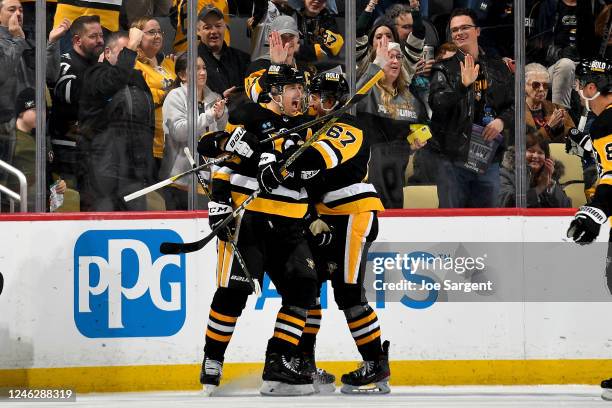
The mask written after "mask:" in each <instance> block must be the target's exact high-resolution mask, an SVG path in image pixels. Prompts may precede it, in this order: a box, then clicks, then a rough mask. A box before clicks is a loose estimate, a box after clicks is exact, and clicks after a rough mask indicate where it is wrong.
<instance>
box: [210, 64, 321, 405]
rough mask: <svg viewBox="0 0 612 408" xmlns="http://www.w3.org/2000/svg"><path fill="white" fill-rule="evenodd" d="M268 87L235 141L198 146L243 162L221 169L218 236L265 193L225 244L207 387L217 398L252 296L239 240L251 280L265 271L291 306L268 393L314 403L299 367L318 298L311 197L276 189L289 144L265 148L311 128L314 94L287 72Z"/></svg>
mask: <svg viewBox="0 0 612 408" xmlns="http://www.w3.org/2000/svg"><path fill="white" fill-rule="evenodd" d="M267 85H268V86H269V88H268V89H266V91H267V93H268V96H269V102H268V103H266V104H265V105H259V104H255V103H252V104H247V105H244V106H243V107H242V108H241V109H237V110H235V111H234V112H233V113H232V114H231V115H230V123H231V124H232V125H234V129H233V131H231V134H230V133H224V132H221V133H215V134H212V135H208V136H207V137H205V138H203V139H202V140H201V141H200V143H199V145H198V152H199V153H200V154H202V155H204V156H208V157H214V156H217V155H218V154H220V153H222V152H231V153H234V154H236V155H237V157H236V158H235V159H231V160H228V161H226V162H225V163H223V164H221V165H220V166H219V167H217V168H214V169H213V181H212V201H211V204H210V205H209V222H210V225H211V228H214V227H215V226H216V225H217V224H218V223H220V222H221V221H222V220H223V219H224V218H225V217H227V215H229V214H230V213H231V212H232V209H233V208H235V207H236V206H239V205H240V204H242V203H243V202H244V200H245V199H246V198H247V197H248V196H249V195H251V194H252V193H253V192H255V191H256V190H258V189H260V190H261V192H260V195H259V196H258V198H256V199H255V200H254V201H252V202H251V204H249V205H248V206H247V208H246V211H245V212H244V214H243V215H242V217H241V218H240V219H238V220H236V222H235V223H234V224H233V225H231V228H230V230H231V231H233V237H232V236H227V235H226V234H221V235H220V236H219V242H218V253H219V259H218V267H217V285H218V289H217V291H216V293H215V296H214V298H213V301H212V304H211V310H210V316H209V323H208V327H207V332H206V345H205V348H204V352H205V357H204V361H203V363H202V373H201V378H200V380H201V382H202V384H204V386H205V388H207V389H208V390H209V391H210V390H211V389H212V388H214V387H215V386H217V385H218V384H219V381H220V377H221V369H222V364H223V358H224V354H225V350H226V348H227V345H228V344H229V341H230V339H231V335H232V333H233V330H234V327H235V325H236V322H237V320H238V317H239V316H240V314H241V312H242V310H243V309H244V307H245V304H246V299H247V297H248V295H249V294H250V287H248V286H247V285H246V284H245V277H244V273H243V271H242V270H241V268H240V265H239V264H238V263H237V262H234V261H233V256H232V248H231V246H230V245H226V244H227V240H228V239H232V238H233V239H234V240H235V241H236V243H237V247H238V249H239V251H240V252H241V254H242V256H243V257H244V259H245V261H246V263H247V267H248V268H249V271H250V273H251V275H252V276H253V277H254V278H258V279H261V278H262V275H263V271H264V270H265V271H266V272H267V273H268V274H269V276H270V278H271V280H272V281H273V283H274V285H275V286H276V288H277V290H278V292H279V294H280V295H281V297H282V301H283V303H282V307H281V309H280V311H279V313H278V315H277V319H276V323H275V328H274V333H273V336H272V338H271V339H270V340H269V341H268V347H267V351H266V362H265V367H264V372H263V375H262V379H263V381H264V383H263V385H262V388H261V393H262V394H264V395H307V394H311V393H313V392H314V388H313V385H312V378H311V377H310V376H307V375H304V374H302V373H301V372H300V371H299V370H298V368H297V365H298V361H297V360H296V359H295V356H296V349H297V345H298V343H299V339H300V337H301V335H302V332H303V330H304V327H305V325H306V315H307V312H308V309H310V308H311V307H313V305H314V303H315V295H316V290H317V280H316V272H315V270H314V261H313V257H312V254H311V253H310V249H309V247H308V245H307V243H306V240H305V236H304V229H303V221H302V219H303V217H304V216H305V214H306V211H307V207H308V202H307V195H306V192H305V190H304V189H303V188H301V187H300V186H299V185H297V184H295V183H293V184H292V183H291V180H289V181H286V182H284V184H283V185H282V186H281V185H279V184H277V185H273V184H274V183H275V182H276V181H277V180H276V179H275V177H279V178H280V175H278V174H272V173H270V169H271V166H273V165H274V164H276V163H278V160H279V159H280V157H281V153H280V152H281V151H282V148H283V141H282V140H279V141H278V142H277V143H269V144H268V145H267V146H261V145H260V144H259V140H262V139H265V138H267V137H269V136H270V135H272V134H273V133H278V132H280V131H282V130H285V129H290V128H292V127H295V126H297V125H298V124H300V123H301V122H302V121H304V120H305V119H304V116H303V115H302V114H301V113H302V111H303V110H304V108H305V106H306V103H305V102H306V99H305V96H306V90H305V88H304V82H303V76H302V75H301V74H300V73H299V72H298V71H296V70H294V69H293V68H291V67H288V66H285V65H272V66H270V68H269V69H268V72H267ZM238 125H239V126H238ZM228 130H231V129H228ZM296 136H297V135H296ZM298 137H301V136H298ZM289 179H291V177H290V178H289Z"/></svg>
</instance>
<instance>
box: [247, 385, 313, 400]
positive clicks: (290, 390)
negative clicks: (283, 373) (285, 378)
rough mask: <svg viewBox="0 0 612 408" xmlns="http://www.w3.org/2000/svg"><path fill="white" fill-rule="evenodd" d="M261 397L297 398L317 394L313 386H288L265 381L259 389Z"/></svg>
mask: <svg viewBox="0 0 612 408" xmlns="http://www.w3.org/2000/svg"><path fill="white" fill-rule="evenodd" d="M259 392H260V393H261V395H267V396H272V397H277V396H278V397H297V396H300V395H311V394H314V393H315V390H314V387H313V385H312V384H287V383H284V382H280V381H264V382H263V384H262V385H261V388H260V389H259Z"/></svg>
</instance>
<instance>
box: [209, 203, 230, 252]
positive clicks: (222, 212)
mask: <svg viewBox="0 0 612 408" xmlns="http://www.w3.org/2000/svg"><path fill="white" fill-rule="evenodd" d="M232 211H233V210H232V206H231V205H228V204H224V203H217V202H215V201H209V202H208V225H210V229H211V230H214V229H215V227H216V226H217V225H219V224H221V223H222V222H223V220H224V219H226V218H227V217H228V216H229V215H230V214H231V213H232ZM234 232H236V220H235V219H233V220H232V221H230V223H229V224H227V227H225V228H221V229H220V230H219V233H218V234H217V237H219V239H220V240H221V241H227V242H229V241H230V240H231V239H232V237H231V236H229V235H234Z"/></svg>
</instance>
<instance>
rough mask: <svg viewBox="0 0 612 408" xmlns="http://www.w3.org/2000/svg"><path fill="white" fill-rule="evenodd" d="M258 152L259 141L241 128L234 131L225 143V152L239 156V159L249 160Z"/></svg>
mask: <svg viewBox="0 0 612 408" xmlns="http://www.w3.org/2000/svg"><path fill="white" fill-rule="evenodd" d="M258 150H259V140H258V139H257V136H255V135H254V134H253V133H251V132H248V131H247V130H246V129H245V128H243V127H237V128H236V129H234V131H233V132H232V134H231V135H230V137H229V139H227V143H225V151H226V152H230V153H234V154H236V155H238V156H240V158H241V159H249V158H251V157H252V156H253V154H254V153H257V151H258Z"/></svg>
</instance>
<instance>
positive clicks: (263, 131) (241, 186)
mask: <svg viewBox="0 0 612 408" xmlns="http://www.w3.org/2000/svg"><path fill="white" fill-rule="evenodd" d="M308 119H311V118H310V117H307V116H303V115H299V116H293V117H289V116H285V115H278V114H276V113H274V112H272V111H271V110H269V109H266V108H264V107H262V106H260V105H258V104H255V103H247V104H245V105H244V106H243V107H241V109H236V110H235V111H234V112H232V113H231V114H230V118H229V122H230V124H231V125H229V126H228V129H227V130H230V129H231V127H232V126H235V125H242V126H243V127H244V128H245V129H246V130H248V131H249V132H251V133H253V134H255V135H257V137H258V138H259V139H260V140H263V139H266V138H268V137H270V136H272V135H273V134H276V133H279V132H282V131H284V130H287V129H291V128H293V127H295V126H298V125H299V124H301V123H303V122H305V121H307V120H308ZM304 133H305V132H304ZM296 136H297V137H298V138H302V136H303V135H296ZM281 144H282V142H281V141H278V142H275V143H274V149H275V150H279V149H278V148H279V146H280V145H281ZM272 149H273V145H272V143H270V144H269V145H267V146H265V147H264V150H265V151H272ZM257 171H258V162H257V159H247V160H244V161H241V160H239V159H234V160H230V161H226V162H224V163H223V164H221V165H219V166H218V167H217V168H213V182H212V185H213V188H212V190H213V191H212V193H213V196H215V197H218V194H219V191H220V190H226V191H227V190H230V189H231V197H232V202H233V205H234V207H236V206H239V205H240V204H242V203H243V202H244V201H245V200H246V198H247V197H248V196H249V195H251V194H252V193H253V192H254V191H255V190H257V189H258V188H259V184H258V182H257ZM246 209H247V210H249V211H255V212H261V213H265V214H270V215H278V216H281V217H288V218H303V217H304V216H305V215H306V212H307V210H308V195H307V193H306V190H305V189H304V188H303V187H301V183H292V182H291V181H288V182H286V183H283V185H281V186H279V187H277V188H275V189H274V190H272V192H271V193H266V192H264V191H262V192H261V193H260V194H259V196H258V197H257V198H256V199H255V200H253V201H252V202H251V203H250V204H249V205H248V206H247V207H246Z"/></svg>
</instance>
